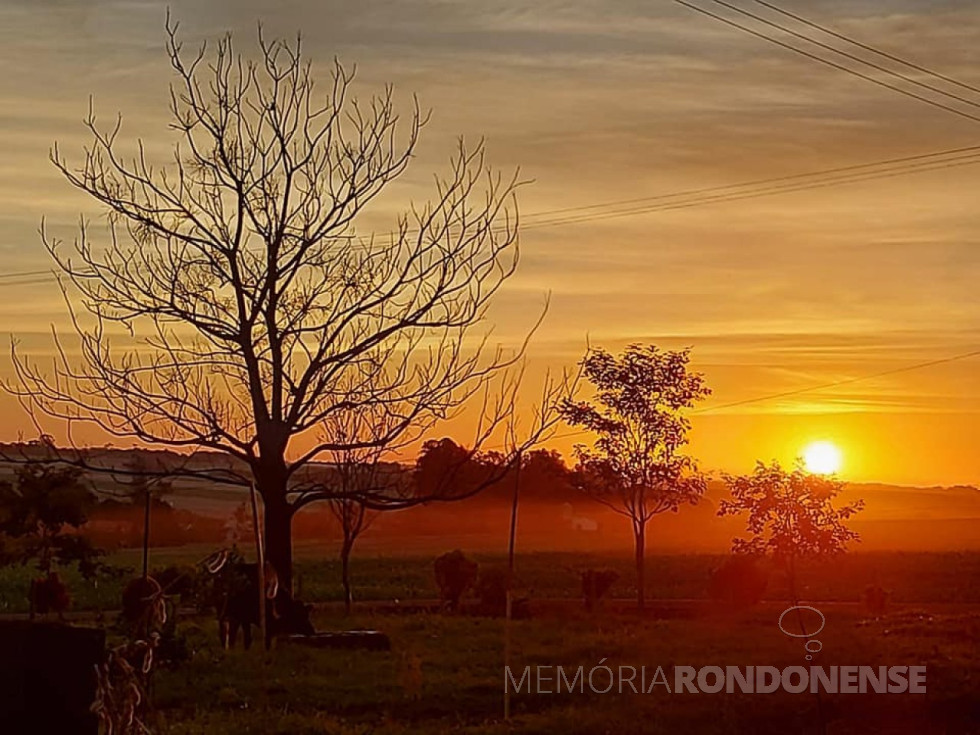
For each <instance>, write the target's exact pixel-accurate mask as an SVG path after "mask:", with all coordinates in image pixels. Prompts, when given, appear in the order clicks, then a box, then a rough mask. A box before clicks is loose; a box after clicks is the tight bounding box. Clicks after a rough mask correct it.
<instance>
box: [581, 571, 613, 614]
mask: <svg viewBox="0 0 980 735" xmlns="http://www.w3.org/2000/svg"><path fill="white" fill-rule="evenodd" d="M618 579H619V574H618V573H617V572H614V571H613V570H611V569H586V570H585V571H584V572H582V598H583V599H584V600H585V609H586V610H588V611H590V612H591V611H592V610H595V608H596V605H597V604H598V603H599V600H601V599H602V598H603V597H604V596H605V594H606V593H607V592H608V591H609V590H610V589H611V588H612V586H613V585H614V584H615V583H616V580H618Z"/></svg>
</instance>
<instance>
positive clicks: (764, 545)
mask: <svg viewBox="0 0 980 735" xmlns="http://www.w3.org/2000/svg"><path fill="white" fill-rule="evenodd" d="M724 480H725V484H726V485H727V486H728V490H729V492H730V493H731V498H730V499H725V500H722V501H721V503H720V505H719V507H718V514H719V515H722V516H724V515H737V514H740V513H746V514H747V516H748V517H747V518H746V527H747V530H748V532H749V536H748V538H736V539H734V540H733V541H732V551H733V552H734V553H736V554H753V555H759V556H761V555H766V554H768V555H770V556H772V557H773V559H774V560H775V561H776V562H777V564H779V565H780V566H781V567H782V568H783V569H784V570H785V572H786V573H787V577H788V579H789V583H790V591H791V594H792V596H793V602H794V604H796V603H797V602H798V595H797V591H796V562H797V561H798V560H799V559H801V558H804V557H819V556H833V555H836V554H841V553H843V552H844V551H845V550H846V549H847V544H848V542H850V541H856V540H858V539H859V538H860V537H859V536H858V534H857V533H856V532H855V531H852V530H851V529H849V528H848V527H847V526H846V524H845V522H846V521H847V520H848V519H849V518H850V517H851V516H852V515H854V514H855V513H857V512H858V511H859V510H861V509H862V508H863V507H864V501H863V500H860V499H859V500H856V501H854V502H853V503H849V504H846V505H841V506H839V507H835V506H834V502H833V501H834V499H835V498H836V497H837V496H838V495H840V493H841V492H842V491H843V490H844V487H845V483H844V482H843V481H841V480H839V479H838V478H836V477H834V476H832V475H818V474H813V473H810V472H807V471H806V470H805V469H803V466H802V463H800V462H797V465H796V467H795V468H794V469H793V470H791V471H790V470H786V469H784V468H783V467H782V466H780V464H779V463H778V462H775V461H774V462H772V464H768V465H767V464H765V463H763V462H757V463H756V466H755V470H754V471H753V472H752V474H750V475H746V476H741V477H739V476H732V475H724Z"/></svg>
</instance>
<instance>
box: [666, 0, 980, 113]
mask: <svg viewBox="0 0 980 735" xmlns="http://www.w3.org/2000/svg"><path fill="white" fill-rule="evenodd" d="M713 1H714V0H713ZM674 2H675V3H678V4H679V5H683V6H685V7H687V8H690V9H691V10H693V11H695V12H697V13H701V14H702V15H706V16H708V17H709V18H714V19H715V20H717V21H721V22H722V23H724V24H726V25H729V26H731V27H733V28H738V29H739V30H741V31H744V32H745V33H748V34H751V35H753V36H755V37H757V38H761V39H763V40H764V41H768V42H769V43H772V44H775V45H777V46H780V47H782V48H784V49H786V50H787V51H792V52H793V53H796V54H799V55H801V56H805V57H806V58H808V59H812V60H813V61H816V62H819V63H821V64H825V65H827V66H830V67H833V68H834V69H838V70H840V71H842V72H845V73H847V74H851V75H853V76H856V77H860V78H861V79H864V80H865V81H868V82H871V83H872V84H877V85H878V86H879V87H884V88H886V89H890V90H892V91H893V92H898V93H899V94H904V95H905V96H906V97H911V98H913V99H917V100H919V101H920V102H925V103H926V104H927V105H932V106H933V107H937V108H939V109H941V110H945V111H946V112H951V113H953V114H954V115H959V116H960V117H963V118H966V119H968V120H972V121H974V122H980V117H978V116H976V115H972V114H970V113H969V112H964V111H963V110H958V109H956V108H955V107H950V106H949V105H946V104H943V103H942V102H937V101H936V100H933V99H929V98H928V97H923V96H922V95H921V94H916V93H915V92H910V91H909V90H907V89H902V88H901V87H896V86H895V85H894V84H889V83H888V82H885V81H882V80H881V79H876V78H875V77H873V76H870V75H868V74H865V73H864V72H860V71H857V70H856V69H852V68H850V67H848V66H844V65H842V64H838V63H837V62H836V61H831V60H830V59H825V58H824V57H822V56H818V55H816V54H813V53H810V52H809V51H805V50H803V49H801V48H797V47H796V46H793V45H792V44H789V43H786V42H785V41H780V40H779V39H778V38H773V37H772V36H767V35H766V34H765V33H762V32H760V31H756V30H754V29H752V28H749V27H748V26H744V25H742V24H741V23H736V22H735V21H733V20H731V19H729V18H726V17H724V16H723V15H718V14H717V13H713V12H711V11H710V10H705V9H704V8H699V7H698V6H697V5H693V4H691V3H689V2H687V1H686V0H674Z"/></svg>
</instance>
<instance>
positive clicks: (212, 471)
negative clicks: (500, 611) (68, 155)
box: [2, 18, 553, 591]
mask: <svg viewBox="0 0 980 735" xmlns="http://www.w3.org/2000/svg"><path fill="white" fill-rule="evenodd" d="M166 30H167V43H166V48H167V55H168V58H167V61H168V63H169V66H170V67H171V69H172V71H173V72H174V75H175V80H174V85H173V89H172V94H171V95H170V97H169V99H168V102H169V103H170V112H171V118H172V120H171V125H170V127H171V129H172V130H173V131H174V132H175V133H176V135H177V136H178V139H179V146H178V147H176V148H175V149H174V156H173V162H172V164H171V165H169V166H166V165H165V166H160V165H158V164H157V163H155V162H153V161H152V160H151V157H150V156H147V155H144V153H143V150H142V148H140V151H139V153H137V154H136V155H135V156H131V155H129V154H128V152H127V149H128V146H127V145H126V144H124V143H123V142H122V140H121V138H120V135H119V132H120V125H121V123H119V122H115V121H114V122H113V123H110V124H109V125H108V126H103V125H100V124H99V123H98V122H97V119H96V116H95V113H94V112H90V114H89V117H88V118H87V120H86V121H85V125H86V128H87V130H88V133H89V134H90V136H91V142H90V145H89V146H88V147H87V148H86V150H85V152H84V154H83V158H82V160H81V162H80V163H79V164H78V165H72V164H69V163H68V161H67V160H66V159H65V158H64V157H63V154H62V150H61V149H60V148H59V147H58V146H55V148H54V151H53V154H52V160H53V163H54V165H55V166H56V168H57V169H58V171H59V172H60V173H61V174H62V175H63V176H64V178H65V179H66V180H67V182H68V183H69V184H70V185H71V186H73V187H74V188H76V189H77V190H79V191H80V192H82V193H84V194H87V195H89V196H90V197H92V198H93V199H94V200H95V201H96V202H98V203H99V204H101V205H103V206H104V208H105V210H106V212H107V213H108V217H107V220H106V221H107V228H108V233H107V236H106V238H105V239H104V241H103V242H101V243H99V244H98V245H97V246H96V245H95V244H93V242H92V239H91V236H90V233H89V228H88V226H87V225H85V224H83V225H82V227H81V231H80V233H79V236H78V237H77V238H76V239H75V240H74V243H72V244H66V243H65V242H64V241H62V240H60V239H58V238H56V237H52V236H51V235H50V233H49V232H48V231H47V230H45V231H44V232H43V233H42V237H43V241H44V244H45V247H46V248H47V250H48V252H49V254H50V255H51V257H52V259H53V260H54V264H55V266H56V267H57V269H58V270H59V271H61V272H62V273H63V274H64V275H65V276H66V278H67V280H68V281H70V282H71V284H72V288H71V289H69V290H67V291H66V293H69V294H76V293H77V296H78V298H77V300H76V302H75V305H74V307H75V308H74V311H73V314H79V315H80V316H79V318H77V319H73V320H72V325H73V328H74V329H75V332H76V334H75V336H76V337H77V338H78V340H79V342H80V349H79V350H77V351H76V350H70V349H65V348H64V346H63V344H62V343H61V338H60V337H59V336H56V338H55V340H56V343H57V346H56V349H55V354H56V355H58V358H57V359H56V363H55V365H54V367H53V369H51V370H49V369H48V368H47V363H46V362H45V367H44V368H43V369H42V368H41V367H40V366H39V365H38V364H37V363H36V362H35V361H33V360H31V359H30V358H25V356H24V355H23V354H22V352H21V351H20V350H19V349H16V348H15V350H14V359H13V362H14V366H15V372H16V380H15V381H2V386H3V388H4V389H5V390H6V391H7V392H8V393H10V394H12V395H14V396H16V397H17V398H18V399H19V400H20V401H21V402H22V403H23V404H24V405H25V406H26V407H27V408H28V410H29V411H30V412H31V414H32V417H33V418H34V419H35V420H36V421H37V422H38V424H39V425H40V424H41V423H43V419H42V416H45V417H48V418H53V419H54V420H56V421H59V422H64V423H67V424H68V428H67V430H66V434H67V435H68V436H71V435H72V426H73V425H74V424H76V423H84V424H94V425H96V426H98V427H100V428H102V429H104V430H105V431H106V432H107V433H109V434H111V435H112V436H115V437H121V438H132V439H136V440H138V441H140V442H142V443H146V444H152V445H162V446H166V447H173V448H177V449H184V448H190V447H193V448H202V449H207V450H211V451H215V452H220V453H223V454H225V455H226V456H228V457H229V458H230V459H231V460H232V461H230V462H229V463H227V464H226V465H225V466H220V465H219V464H217V463H212V464H211V465H210V466H202V465H201V464H200V463H197V464H195V463H190V462H188V463H184V464H183V465H181V466H180V467H179V468H176V469H171V471H169V472H168V474H169V476H170V477H172V478H173V479H175V480H176V479H179V478H184V477H190V478H196V479H202V480H206V481H210V482H216V483H223V484H228V485H234V486H239V487H248V486H249V485H252V484H254V485H255V487H256V490H257V492H258V493H259V495H261V497H262V500H263V505H264V511H265V515H264V526H265V529H264V530H265V533H264V538H265V545H266V558H267V559H268V560H269V561H270V562H271V563H272V565H273V566H274V567H275V568H276V570H277V571H278V573H279V575H280V581H281V582H282V585H283V589H284V591H289V590H290V589H291V588H292V567H293V564H292V519H293V516H294V514H295V513H296V512H297V511H298V510H299V509H300V508H302V507H304V506H305V505H307V504H309V503H313V502H317V501H322V500H330V499H332V498H335V497H336V494H335V490H334V489H333V488H330V487H319V486H317V485H315V484H311V483H306V482H304V481H303V480H302V479H301V475H302V472H301V470H302V469H303V468H305V467H309V466H312V465H314V464H316V463H317V462H318V461H322V458H323V457H324V456H325V455H326V454H328V453H330V452H332V451H335V450H343V449H345V448H357V447H358V446H360V445H358V444H356V443H351V444H345V443H344V442H343V441H341V440H338V439H337V438H336V437H332V436H324V437H320V438H319V439H316V440H313V434H314V433H315V432H316V430H317V427H320V426H321V425H323V423H324V422H325V421H326V420H327V419H329V418H330V417H332V416H336V415H337V414H340V413H347V412H350V413H354V414H357V413H359V412H361V411H364V410H378V411H381V412H383V413H385V414H386V415H387V416H388V417H389V418H390V419H391V423H390V427H389V428H390V430H389V431H388V432H387V433H385V435H383V436H379V437H376V438H375V440H374V446H378V447H381V446H395V445H402V446H404V444H406V443H408V442H409V441H415V440H417V439H419V438H420V437H421V436H422V435H424V434H425V433H426V432H427V431H429V430H430V429H431V428H432V426H433V425H434V424H436V423H437V422H439V421H442V420H444V419H445V418H446V417H447V416H450V415H452V414H454V413H455V412H456V411H458V410H460V409H461V407H462V406H464V405H466V404H468V403H469V402H470V400H471V399H474V398H476V399H477V403H479V404H480V406H479V410H480V411H481V414H480V421H478V422H477V426H478V429H477V434H478V436H477V437H475V438H474V442H473V443H474V444H479V443H480V442H482V441H486V439H487V438H488V437H490V436H491V435H493V434H494V433H495V431H496V429H497V428H499V427H500V426H501V425H502V424H504V423H506V422H508V421H509V420H510V419H511V417H512V416H513V411H514V405H515V401H516V393H517V389H518V386H517V382H518V380H517V377H516V375H514V374H510V370H511V368H512V367H514V366H515V365H516V364H517V362H518V361H519V360H520V357H521V354H522V352H523V349H524V347H523V343H522V344H521V345H520V346H519V347H518V348H517V350H515V351H508V350H505V349H502V348H500V349H495V348H493V347H492V346H490V344H489V342H488V341H487V339H486V336H487V335H486V332H485V327H484V325H485V324H486V314H487V308H488V307H489V305H490V302H491V300H492V299H493V298H494V296H495V294H496V293H497V292H498V291H499V290H500V288H501V287H502V286H503V284H504V283H505V282H506V281H507V279H509V278H510V277H511V275H512V274H513V273H514V272H515V269H516V267H517V263H518V229H517V228H518V220H517V216H516V213H515V208H514V205H515V204H516V200H515V195H516V189H517V187H518V186H519V184H520V182H519V180H518V178H517V175H516V174H515V175H514V176H513V177H503V176H501V175H499V174H498V173H497V172H495V171H492V170H491V169H490V168H489V166H488V164H487V163H486V160H485V154H484V149H483V146H482V144H477V145H476V146H474V147H467V146H466V145H465V144H464V143H463V142H462V141H459V143H458V146H457V148H456V150H455V152H454V154H453V155H452V156H451V159H450V162H449V167H448V173H447V175H446V176H444V177H441V178H438V179H437V180H436V181H435V186H434V195H433V197H432V200H431V203H428V204H413V205H411V206H410V207H409V208H408V209H407V211H406V212H404V213H403V214H400V215H399V216H398V217H397V219H396V220H395V221H394V224H393V227H392V228H391V231H390V232H385V233H384V234H383V235H382V236H378V237H375V236H373V235H371V234H370V233H369V232H367V231H366V230H365V228H364V227H363V223H364V218H365V216H370V211H369V210H370V207H371V206H372V205H373V204H376V201H377V198H378V197H379V195H381V194H382V193H383V192H384V191H385V190H387V189H389V184H390V183H391V182H392V181H393V180H395V179H396V178H397V177H399V176H400V175H401V174H402V173H403V172H404V171H405V169H406V167H407V166H408V164H409V162H410V161H411V160H412V158H413V157H414V152H415V148H416V145H417V142H418V139H419V135H420V132H421V129H422V127H423V126H424V124H425V122H426V119H427V115H426V114H424V113H423V112H422V111H421V109H420V107H419V106H418V104H417V102H416V104H413V105H410V107H409V109H408V110H407V114H399V112H398V110H397V106H396V104H395V102H394V100H393V94H392V91H391V89H390V88H386V89H385V90H384V91H383V92H382V93H381V94H379V95H377V96H375V97H372V98H371V99H368V100H365V101H362V102H360V103H358V102H357V100H355V99H354V98H353V95H352V89H351V85H352V80H353V72H352V71H350V70H348V69H345V68H344V67H343V66H342V65H341V64H340V62H335V64H334V66H333V69H332V74H331V75H330V77H329V78H328V81H327V85H326V90H325V93H324V94H320V93H319V92H318V91H317V89H319V88H318V87H316V86H315V78H314V74H313V72H312V68H311V66H310V64H309V63H308V61H307V60H306V58H305V57H304V55H303V53H302V48H301V45H300V43H299V42H298V41H297V42H296V43H295V44H293V43H289V42H286V41H280V40H275V41H269V40H267V39H266V38H265V37H264V36H262V35H261V34H260V36H259V42H258V58H257V59H256V60H250V59H249V58H247V56H243V55H241V54H239V53H238V52H237V51H236V49H235V47H234V46H233V43H232V38H231V36H230V35H227V36H225V37H224V38H222V39H220V40H219V41H218V42H217V43H215V44H212V45H208V46H201V47H200V48H199V49H198V50H188V49H186V48H184V46H183V44H182V42H181V41H180V39H179V37H178V33H177V24H176V23H173V22H172V21H171V20H170V19H169V18H168V20H167V28H166ZM71 298H74V296H71ZM117 327H118V328H123V329H125V330H127V331H128V332H129V333H130V334H131V335H133V339H134V342H133V345H132V347H130V348H127V347H125V346H121V345H120V343H119V342H118V341H111V340H110V339H109V335H110V334H112V333H113V332H114V331H115V330H116V329H117ZM508 375H510V377H508ZM498 380H499V385H498V384H497V381H498ZM481 395H482V396H483V400H482V402H481V401H480V400H479V397H480V396H481ZM547 403H548V410H549V411H550V408H551V406H552V405H553V404H552V403H551V401H548V402H547ZM525 416H526V414H525ZM544 424H546V425H547V426H550V425H551V417H550V415H549V416H548V417H547V420H546V421H545V422H544ZM547 426H544V425H540V426H535V427H534V428H533V430H532V431H530V432H525V433H526V434H527V436H528V439H527V441H526V442H525V444H524V445H523V446H522V447H520V448H521V449H527V448H529V447H530V446H533V445H534V444H535V443H536V441H537V440H538V438H539V437H540V435H541V433H542V432H543V431H544V430H545V429H546V428H547ZM297 445H299V448H298V446H297ZM51 449H52V451H53V453H54V454H57V457H55V458H52V459H51V461H55V459H57V461H60V462H65V463H74V464H79V465H83V466H85V467H86V468H88V469H91V470H93V471H114V472H118V471H119V470H120V469H121V468H118V467H117V468H107V467H100V466H99V463H97V462H90V461H87V458H86V457H85V455H84V453H80V452H65V453H60V454H59V453H57V452H56V451H55V450H54V448H53V447H51ZM513 454H514V455H516V451H515V452H513ZM9 459H12V460H16V459H17V457H9ZM478 489H479V488H476V490H478ZM474 491H475V490H474ZM357 499H358V500H363V501H365V502H366V503H367V505H369V506H372V507H376V506H377V507H380V506H397V505H401V506H404V504H405V503H406V498H403V497H399V498H394V497H391V496H390V495H386V494H384V493H379V494H376V495H370V496H367V497H364V498H357ZM423 500H424V498H417V497H412V498H410V499H408V500H407V502H408V503H409V504H415V503H418V502H422V501H423Z"/></svg>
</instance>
